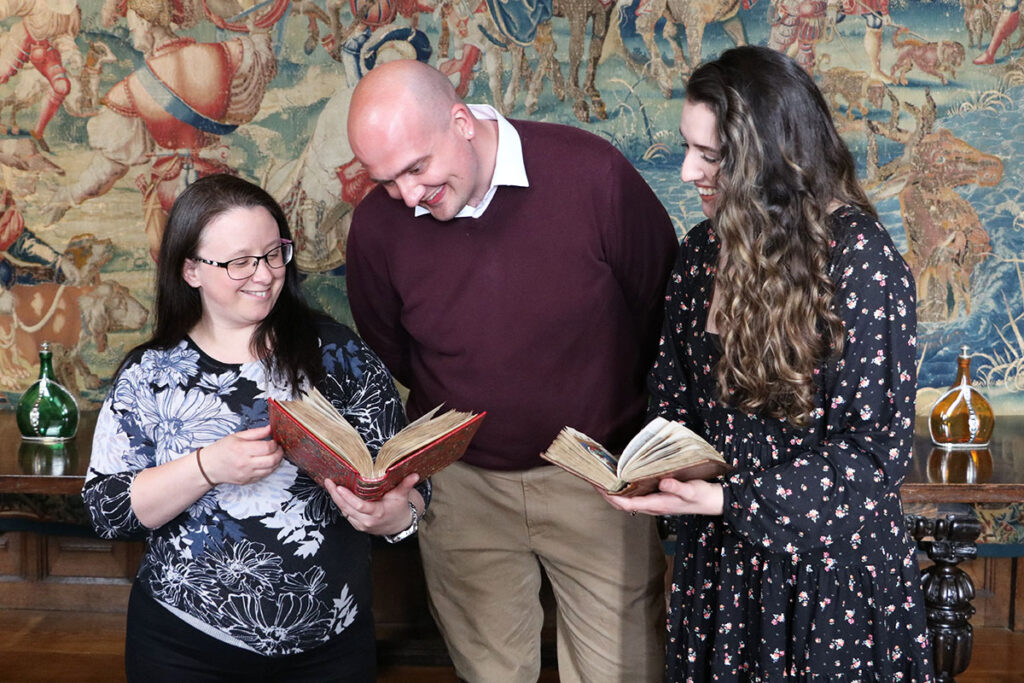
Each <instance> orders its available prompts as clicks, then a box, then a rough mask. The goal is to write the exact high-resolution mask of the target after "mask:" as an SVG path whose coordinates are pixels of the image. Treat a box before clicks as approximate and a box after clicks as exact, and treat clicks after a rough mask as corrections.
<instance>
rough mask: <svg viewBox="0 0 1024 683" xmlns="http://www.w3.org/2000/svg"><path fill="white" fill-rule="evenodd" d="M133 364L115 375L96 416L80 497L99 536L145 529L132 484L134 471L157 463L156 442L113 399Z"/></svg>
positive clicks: (138, 534)
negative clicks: (148, 438)
mask: <svg viewBox="0 0 1024 683" xmlns="http://www.w3.org/2000/svg"><path fill="white" fill-rule="evenodd" d="M137 369H138V366H128V367H126V368H125V370H124V371H122V372H121V373H120V374H119V375H118V377H117V378H116V379H115V380H114V384H113V386H112V387H111V390H110V394H109V395H108V396H107V398H106V399H105V400H104V401H103V405H102V407H101V408H100V412H99V416H98V417H97V419H96V431H95V432H94V435H93V441H92V454H91V456H90V458H89V471H88V473H87V474H86V477H85V485H84V486H83V488H82V500H83V501H84V502H85V509H86V511H87V512H88V513H89V517H90V519H91V520H92V526H93V529H95V531H96V533H97V534H98V535H99V536H100V537H102V538H108V539H123V540H141V539H143V538H145V537H146V536H147V535H148V533H149V530H148V529H147V528H146V527H145V526H144V525H143V524H142V522H140V521H139V518H138V517H136V516H135V511H134V510H133V509H132V501H131V487H132V483H133V482H134V481H135V477H136V476H137V475H138V474H139V472H141V471H142V470H144V469H145V468H147V467H153V466H155V465H156V454H155V448H154V445H153V444H152V443H151V442H148V440H146V439H145V438H143V437H142V431H141V429H139V428H138V426H137V421H136V419H135V413H134V412H133V411H132V410H130V409H125V408H124V407H123V406H121V405H120V402H119V401H118V399H117V397H118V396H119V395H120V394H121V393H122V392H124V391H125V390H126V389H127V387H128V384H129V383H130V382H131V380H130V379H129V378H130V376H131V375H132V374H133V371H134V370H137Z"/></svg>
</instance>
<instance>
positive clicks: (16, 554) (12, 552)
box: [0, 531, 23, 581]
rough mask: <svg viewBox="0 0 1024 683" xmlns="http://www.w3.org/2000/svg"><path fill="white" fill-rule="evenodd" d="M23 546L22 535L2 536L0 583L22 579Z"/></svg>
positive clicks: (0, 538) (0, 535)
mask: <svg viewBox="0 0 1024 683" xmlns="http://www.w3.org/2000/svg"><path fill="white" fill-rule="evenodd" d="M22 545H23V534H22V533H20V532H14V531H11V532H8V533H5V534H0V581H7V580H10V579H12V578H21V577H22V569H21V562H22Z"/></svg>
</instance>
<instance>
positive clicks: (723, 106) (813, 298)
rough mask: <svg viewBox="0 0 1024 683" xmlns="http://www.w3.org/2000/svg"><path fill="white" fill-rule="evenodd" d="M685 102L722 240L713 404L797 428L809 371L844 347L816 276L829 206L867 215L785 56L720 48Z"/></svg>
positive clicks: (812, 92) (831, 136) (824, 250)
mask: <svg viewBox="0 0 1024 683" xmlns="http://www.w3.org/2000/svg"><path fill="white" fill-rule="evenodd" d="M686 98H687V100H689V101H690V102H693V103H703V104H705V105H707V106H708V107H709V108H710V109H711V111H712V112H713V113H714V115H715V118H716V123H717V131H718V140H719V145H720V147H721V150H720V151H721V164H720V166H719V175H718V182H717V186H718V199H717V204H716V211H715V215H714V217H713V218H712V219H711V221H712V225H713V227H714V229H715V232H716V234H717V235H718V237H719V239H720V241H721V243H722V252H721V254H720V258H719V262H718V273H717V277H716V280H715V287H716V288H717V294H718V301H719V304H720V306H719V309H718V311H717V313H716V317H715V320H714V322H715V324H716V326H717V327H718V330H719V334H720V338H721V342H722V348H723V355H722V358H721V360H720V362H719V363H718V366H717V368H716V372H717V380H718V385H719V391H720V394H721V399H722V400H723V401H724V402H725V403H727V404H728V405H731V406H733V407H735V408H737V409H740V410H743V411H746V412H750V413H755V414H759V415H763V416H767V417H773V418H779V419H785V420H787V421H789V422H790V423H791V424H793V425H795V426H806V425H807V424H809V422H810V416H811V411H812V410H813V409H814V407H815V395H816V393H817V383H816V381H815V370H816V368H817V367H818V366H819V365H820V363H821V362H822V361H824V360H825V359H827V358H829V357H833V356H837V355H838V354H839V353H840V352H841V351H842V346H843V325H842V321H841V320H840V318H839V316H838V315H837V314H836V312H835V311H834V310H833V308H832V302H833V295H834V285H833V283H832V280H831V279H830V278H829V274H828V272H827V267H828V262H829V254H830V250H831V248H832V232H833V228H832V219H831V217H830V215H829V210H828V209H829V205H830V204H831V203H832V202H833V201H836V200H837V201H839V202H841V203H843V204H849V205H852V206H855V207H857V208H858V209H860V210H862V211H864V212H866V213H868V214H870V215H872V216H876V217H877V214H876V213H875V210H874V208H873V207H872V206H871V203H870V202H869V201H868V198H867V195H866V194H865V193H864V190H863V189H862V188H861V186H860V183H859V182H858V181H857V177H856V172H855V167H854V162H853V157H852V155H851V154H850V151H849V149H847V147H846V144H845V143H844V142H843V140H842V139H841V138H840V137H839V134H838V133H837V132H836V129H835V126H834V124H833V122H832V117H831V114H830V113H829V109H828V106H827V105H826V104H825V100H824V98H823V97H822V95H821V92H820V91H819V90H818V88H817V86H816V85H815V84H814V81H813V80H811V78H810V76H808V75H807V73H806V72H804V70H803V69H802V68H800V66H798V65H797V63H796V62H795V61H793V60H792V59H790V58H789V57H787V56H785V55H783V54H781V53H779V52H777V51H775V50H772V49H769V48H764V47H754V46H746V47H738V48H734V49H731V50H727V51H726V52H724V53H723V54H722V55H721V57H719V58H718V59H716V60H714V61H712V62H709V63H706V64H704V65H702V66H700V67H699V68H698V69H697V70H696V71H694V73H693V75H692V76H691V77H690V80H689V82H688V83H687V86H686Z"/></svg>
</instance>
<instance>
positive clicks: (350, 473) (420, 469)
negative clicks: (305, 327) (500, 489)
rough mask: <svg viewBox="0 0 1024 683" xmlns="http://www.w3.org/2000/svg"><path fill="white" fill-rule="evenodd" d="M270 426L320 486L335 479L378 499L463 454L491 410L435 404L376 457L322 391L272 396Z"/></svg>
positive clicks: (289, 455)
mask: <svg viewBox="0 0 1024 683" xmlns="http://www.w3.org/2000/svg"><path fill="white" fill-rule="evenodd" d="M267 402H268V403H269V404H270V427H271V429H272V431H273V434H274V440H275V441H277V442H278V443H279V444H281V448H283V449H284V455H285V457H286V458H288V460H290V461H291V462H292V463H294V464H295V465H296V466H297V467H299V468H300V469H302V470H304V471H305V472H306V473H307V474H308V475H309V476H310V477H312V478H313V479H315V480H316V482H317V483H318V484H321V485H322V484H323V483H324V479H330V480H331V481H333V482H334V483H335V484H337V485H338V486H344V487H346V488H348V489H351V490H352V491H354V492H355V494H356V495H358V496H359V497H361V498H365V499H366V500H378V499H380V498H381V497H382V496H383V495H384V494H385V493H387V492H388V491H390V490H391V489H393V488H394V487H395V486H397V485H398V484H399V483H401V481H402V480H403V479H404V478H405V477H407V476H408V475H410V474H412V473H413V472H415V473H417V474H419V475H420V479H426V478H427V477H429V476H430V475H432V474H434V473H435V472H437V471H438V470H440V469H442V468H444V467H446V466H448V465H450V464H451V463H453V462H454V461H456V460H458V459H459V458H461V457H462V454H463V453H465V452H466V447H467V446H469V442H470V440H471V439H472V438H473V435H474V434H476V430H477V428H479V427H480V422H481V421H482V420H483V418H484V415H486V413H480V414H479V415H478V414H475V413H467V412H458V411H455V410H450V411H448V412H446V413H442V414H440V415H438V414H437V413H438V411H439V410H440V408H441V406H438V407H437V408H434V409H433V410H431V411H430V412H428V413H427V414H426V415H424V416H423V417H421V418H419V419H418V420H416V421H415V422H412V423H410V424H409V425H407V426H406V427H405V429H403V430H402V431H400V432H398V434H395V435H394V436H393V437H391V438H390V439H389V440H388V441H387V442H386V443H385V444H384V445H383V446H382V447H381V449H380V452H379V453H378V454H377V459H376V461H374V459H373V457H372V456H371V455H370V451H369V449H367V448H366V444H364V443H363V439H362V438H361V437H360V436H359V433H358V432H357V431H356V430H355V428H354V427H352V425H350V424H349V423H348V420H346V419H345V418H344V417H342V415H341V414H340V413H338V411H337V410H336V409H335V407H334V406H333V405H331V402H330V401H328V400H327V399H326V398H325V397H324V396H323V394H321V393H320V392H319V391H317V390H316V389H311V390H310V392H309V394H308V395H306V396H304V397H303V398H301V399H298V400H295V401H277V400H275V399H272V398H271V399H268V400H267Z"/></svg>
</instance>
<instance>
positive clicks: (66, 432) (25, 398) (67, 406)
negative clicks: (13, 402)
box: [16, 342, 78, 443]
mask: <svg viewBox="0 0 1024 683" xmlns="http://www.w3.org/2000/svg"><path fill="white" fill-rule="evenodd" d="M16 416H17V419H18V429H19V430H20V431H21V437H22V438H23V439H25V440H26V441H42V442H48V443H57V442H61V441H69V440H71V439H73V438H75V433H76V432H77V431H78V403H77V402H75V397H74V396H72V395H71V392H69V391H68V390H67V389H65V388H64V386H63V385H62V384H61V383H60V382H58V381H57V378H56V376H55V375H54V374H53V352H52V351H50V344H49V342H43V343H42V345H41V346H40V347H39V379H37V380H36V381H35V382H34V383H33V384H32V386H30V387H29V388H28V389H26V390H25V393H24V394H22V395H21V400H20V401H18V410H17V412H16Z"/></svg>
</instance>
